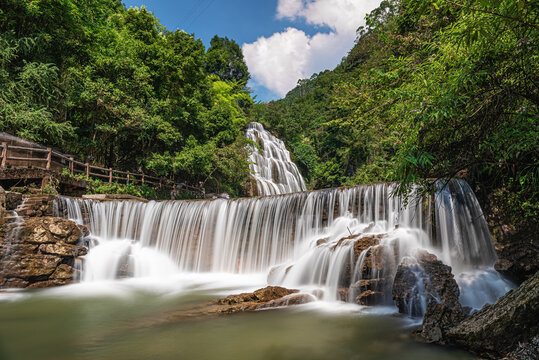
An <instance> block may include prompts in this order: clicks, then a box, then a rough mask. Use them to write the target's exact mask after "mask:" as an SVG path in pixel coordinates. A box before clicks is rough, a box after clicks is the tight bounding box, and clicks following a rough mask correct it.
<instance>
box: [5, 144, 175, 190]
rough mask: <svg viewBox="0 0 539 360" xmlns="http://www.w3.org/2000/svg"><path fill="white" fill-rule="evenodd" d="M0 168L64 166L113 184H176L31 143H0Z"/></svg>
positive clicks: (52, 168) (53, 168)
mask: <svg viewBox="0 0 539 360" xmlns="http://www.w3.org/2000/svg"><path fill="white" fill-rule="evenodd" d="M1 150H2V152H1V165H0V171H1V170H7V169H15V168H26V169H28V168H30V169H42V170H46V171H51V172H54V173H57V174H61V173H62V172H63V169H67V170H68V171H69V172H70V173H71V174H82V175H83V176H84V177H85V178H86V179H89V178H97V179H100V180H102V181H105V182H108V183H112V182H119V183H125V184H130V183H137V184H148V185H150V186H153V187H159V188H160V189H161V188H172V189H174V188H175V187H176V183H175V181H174V180H171V179H166V178H164V177H156V176H150V175H147V174H144V173H143V172H136V173H132V172H129V171H120V170H115V169H112V168H108V169H107V168H103V167H100V166H95V165H90V164H89V163H83V162H80V161H77V160H75V158H74V157H73V156H70V155H64V154H62V153H60V152H58V151H55V150H53V149H51V148H39V147H32V146H21V145H10V144H8V143H7V142H2V145H1Z"/></svg>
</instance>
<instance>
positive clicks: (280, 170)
mask: <svg viewBox="0 0 539 360" xmlns="http://www.w3.org/2000/svg"><path fill="white" fill-rule="evenodd" d="M245 136H246V137H247V138H248V139H250V140H253V141H255V142H256V143H257V144H258V146H259V148H260V150H259V148H258V147H257V146H254V145H253V146H252V147H251V150H252V153H251V156H250V157H249V161H250V162H251V164H250V165H249V167H250V169H251V172H252V174H253V177H254V178H255V180H256V185H257V189H258V195H275V194H287V193H292V192H298V191H305V190H307V188H306V187H305V181H304V180H303V177H302V176H301V174H300V172H299V170H298V167H297V166H296V164H294V163H293V162H292V160H291V159H290V152H289V151H288V150H287V149H286V146H285V145H284V142H283V141H282V140H280V139H278V138H276V137H275V136H273V135H272V134H271V133H270V132H269V131H267V130H266V129H264V126H262V124H259V123H256V122H252V123H249V125H248V126H247V131H246V132H245Z"/></svg>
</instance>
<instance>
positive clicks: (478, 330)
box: [447, 272, 539, 358]
mask: <svg viewBox="0 0 539 360" xmlns="http://www.w3.org/2000/svg"><path fill="white" fill-rule="evenodd" d="M537 319H539V272H538V273H535V275H534V276H533V277H532V278H530V279H528V280H526V281H525V282H524V283H522V285H520V287H518V288H517V289H514V290H511V291H509V292H508V293H507V294H505V295H504V296H502V297H501V298H500V299H499V300H498V301H497V302H496V303H495V304H493V305H486V306H484V307H483V308H482V309H481V310H479V311H478V312H476V313H474V314H473V315H472V316H471V317H469V318H467V319H465V320H464V321H462V322H461V323H460V324H458V325H457V326H455V327H454V328H452V329H451V330H450V331H449V332H448V334H447V335H448V338H449V339H450V340H451V342H452V343H454V344H456V345H459V346H462V347H465V348H467V349H469V350H471V351H473V352H475V353H477V354H479V355H482V356H488V357H491V358H500V357H504V356H505V355H506V354H508V353H509V352H511V351H515V358H516V355H517V354H519V353H521V354H524V353H526V352H527V351H533V349H537V336H538V334H539V322H538V321H537ZM525 342H527V343H528V345H522V348H520V345H521V344H522V343H525ZM535 355H537V353H535ZM519 356H520V355H519ZM509 358H513V357H509ZM521 358H522V357H521ZM523 358H526V357H523Z"/></svg>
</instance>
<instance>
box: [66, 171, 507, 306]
mask: <svg viewBox="0 0 539 360" xmlns="http://www.w3.org/2000/svg"><path fill="white" fill-rule="evenodd" d="M395 187H396V185H395V184H375V185H366V186H356V187H350V188H339V189H329V190H322V191H312V192H302V193H294V194H287V195H280V196H269V197H261V198H248V199H236V200H225V199H217V200H205V201H164V202H149V203H142V202H134V201H121V202H120V201H115V202H99V201H93V200H81V199H70V198H60V199H59V201H58V204H57V208H58V212H59V214H58V215H59V216H67V217H69V218H71V219H73V220H75V221H77V222H79V223H87V224H88V225H89V228H90V230H91V233H92V243H91V247H92V249H91V251H90V253H89V254H88V255H87V256H86V259H85V261H84V268H83V271H82V274H83V279H82V280H83V281H84V282H92V281H101V280H114V279H117V278H118V277H121V276H122V274H123V276H134V277H156V278H162V277H165V276H167V275H169V274H175V273H185V272H195V273H210V274H211V273H239V274H251V273H266V274H269V277H268V282H269V283H271V284H273V285H283V286H287V287H296V288H302V289H305V290H306V291H310V292H312V291H314V290H321V291H322V293H323V296H322V298H323V299H324V300H326V301H336V300H338V299H340V298H341V296H340V295H339V288H341V287H343V286H344V287H350V286H352V285H353V284H354V283H356V282H357V281H359V280H361V271H358V270H357V269H362V268H363V267H364V261H365V258H366V257H367V256H366V255H367V252H368V250H371V248H369V249H367V250H364V251H363V253H362V254H360V256H359V257H358V259H357V260H356V259H355V258H354V243H355V241H357V240H358V239H361V238H363V237H367V236H377V237H378V238H379V239H380V240H379V244H376V245H374V246H371V247H383V251H384V252H385V253H386V254H385V255H384V256H385V258H386V259H387V260H384V261H387V262H392V263H391V264H388V266H386V267H384V269H382V270H381V271H382V272H385V273H380V274H369V277H370V278H388V277H389V278H392V277H393V276H394V272H395V271H396V266H397V265H398V263H400V260H401V259H403V258H404V257H407V256H414V254H415V252H416V251H417V250H418V249H427V250H428V251H430V252H432V253H434V254H436V255H437V256H438V258H439V259H441V260H443V261H444V262H445V263H446V264H448V265H450V266H452V268H453V272H454V273H455V275H456V276H457V280H458V282H459V284H460V285H461V288H462V289H463V290H464V289H465V290H466V291H462V300H463V304H464V305H466V306H470V307H472V308H476V309H478V308H481V307H482V306H483V305H484V304H485V303H486V302H494V301H495V300H496V299H497V298H498V297H499V296H501V295H503V294H504V293H505V292H506V291H507V290H508V289H510V288H511V285H510V284H509V283H508V282H507V281H505V280H503V279H502V278H500V277H499V276H498V274H497V273H496V272H495V271H494V270H493V269H492V266H493V264H494V262H495V260H496V255H495V251H494V247H493V244H492V240H491V237H490V233H489V231H488V228H487V226H486V223H485V220H484V217H483V216H482V212H481V208H480V207H479V204H478V203H477V200H476V199H475V196H474V194H473V192H472V191H471V189H470V188H469V186H468V184H467V183H466V182H464V181H462V180H453V181H451V182H449V184H447V185H446V186H444V187H442V188H440V189H439V191H438V192H437V193H436V194H435V195H434V197H432V196H426V197H417V196H416V197H412V198H411V199H413V200H412V201H409V202H406V201H405V199H403V198H402V197H398V196H391V194H392V193H393V192H394V190H395ZM433 219H434V220H433ZM432 221H435V226H433V223H432ZM391 259H393V260H391ZM347 267H348V268H350V267H352V269H354V270H353V271H351V275H350V274H348V277H350V279H349V280H348V279H347V278H348V277H347V272H348V273H350V270H348V271H347V270H346V269H347ZM343 278H346V279H343ZM343 281H344V282H345V283H343ZM356 295H357V293H353V294H352V295H350V296H349V300H350V301H353V300H354V298H355V296H356Z"/></svg>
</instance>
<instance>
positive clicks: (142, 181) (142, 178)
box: [142, 173, 144, 184]
mask: <svg viewBox="0 0 539 360" xmlns="http://www.w3.org/2000/svg"><path fill="white" fill-rule="evenodd" d="M142 183H143V184H144V173H142Z"/></svg>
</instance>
